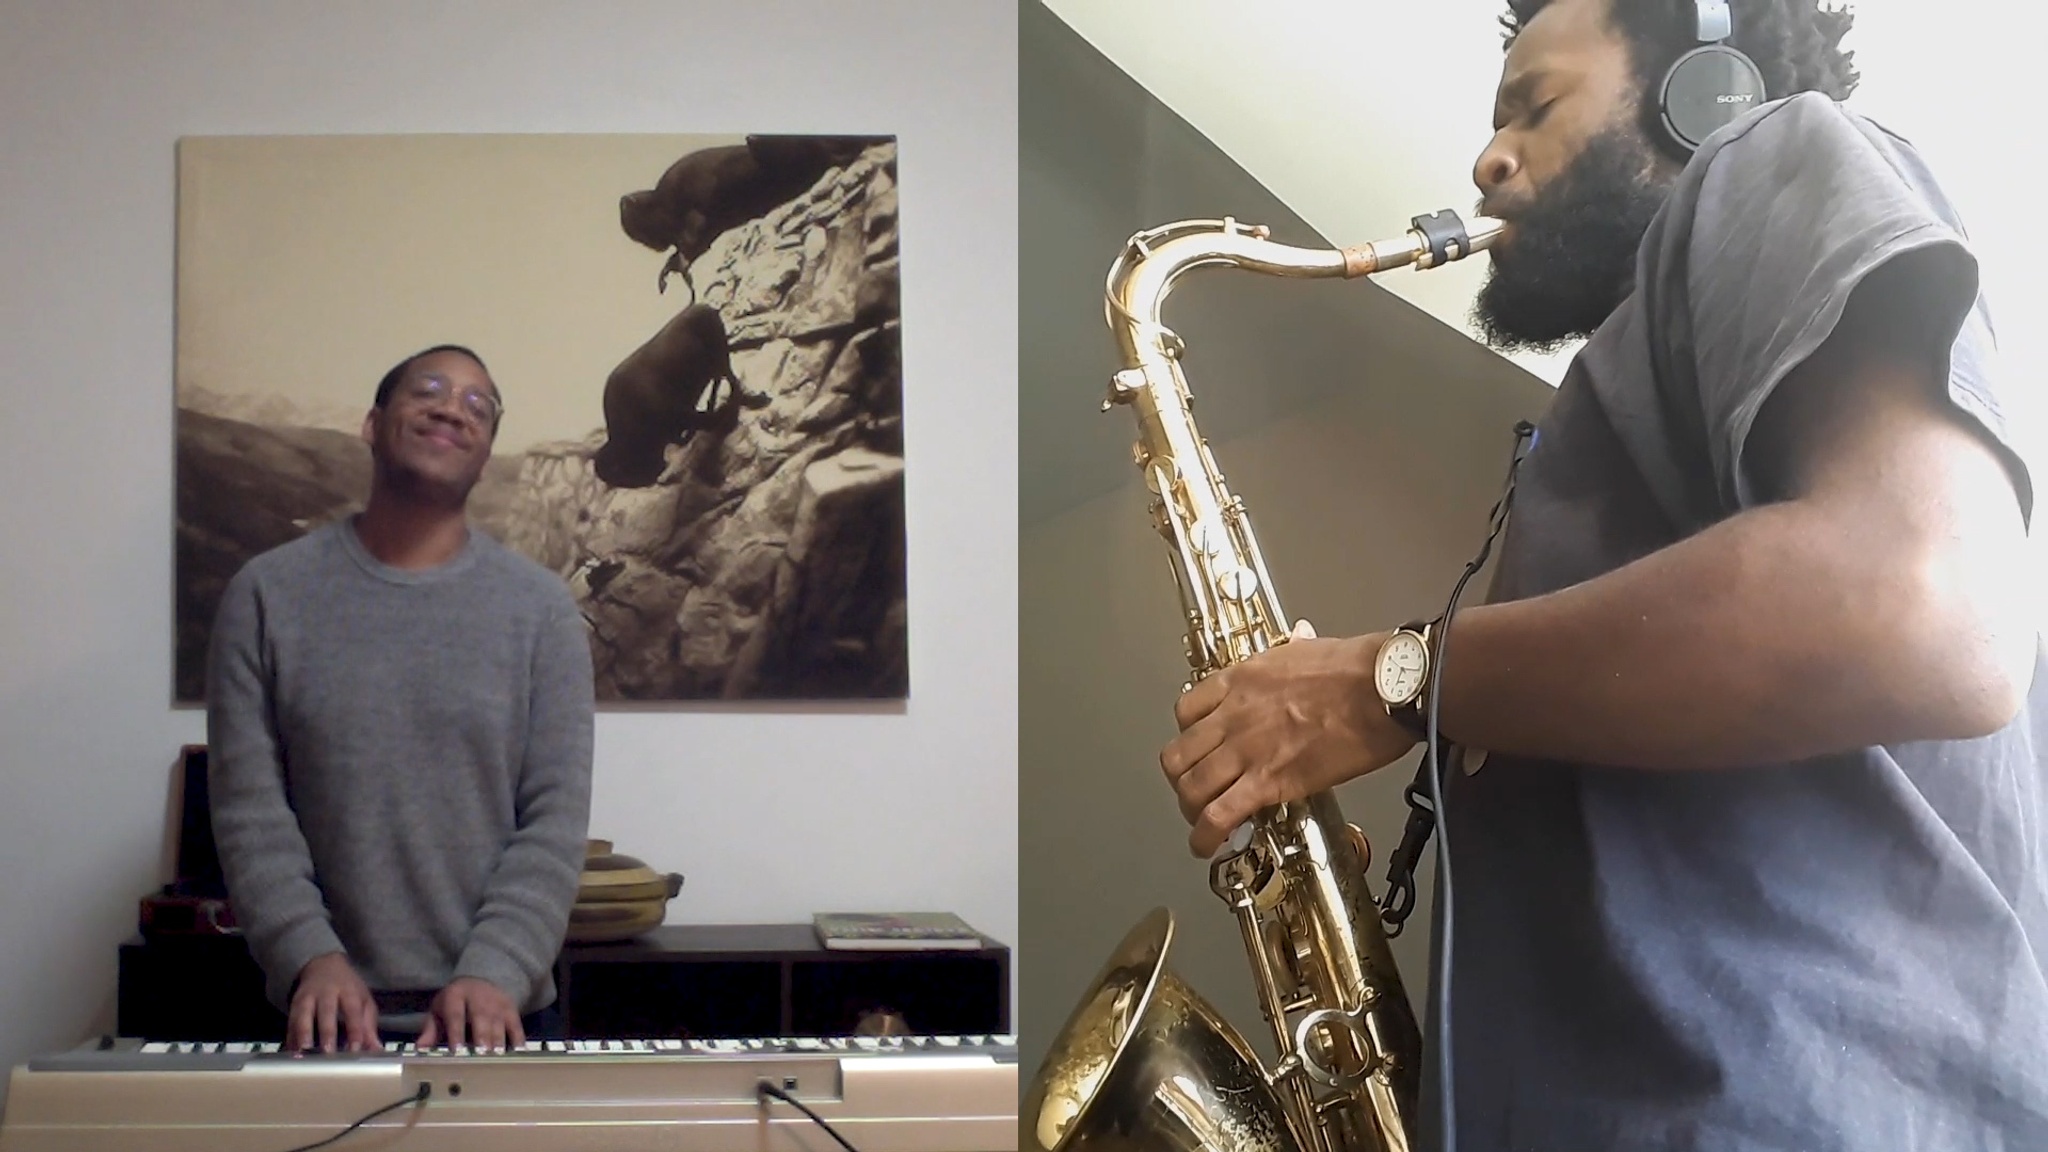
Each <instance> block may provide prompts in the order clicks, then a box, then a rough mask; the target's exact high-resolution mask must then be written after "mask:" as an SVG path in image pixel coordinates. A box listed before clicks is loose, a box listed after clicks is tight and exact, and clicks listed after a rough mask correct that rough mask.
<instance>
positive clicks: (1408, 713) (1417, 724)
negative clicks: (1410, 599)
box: [1380, 620, 1436, 740]
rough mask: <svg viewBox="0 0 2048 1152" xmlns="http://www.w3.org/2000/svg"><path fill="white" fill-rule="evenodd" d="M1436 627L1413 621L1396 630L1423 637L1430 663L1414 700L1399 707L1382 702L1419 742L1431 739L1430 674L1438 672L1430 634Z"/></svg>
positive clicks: (1396, 721)
mask: <svg viewBox="0 0 2048 1152" xmlns="http://www.w3.org/2000/svg"><path fill="white" fill-rule="evenodd" d="M1434 626H1435V623H1434V621H1423V620H1411V621H1409V622H1408V623H1406V624H1403V625H1401V626H1400V627H1399V628H1396V629H1395V631H1396V632H1412V633H1414V634H1415V635H1417V636H1419V637H1421V638H1422V647H1423V650H1424V651H1427V652H1428V653H1429V659H1430V663H1429V665H1427V666H1425V667H1424V668H1423V672H1422V686H1421V687H1420V688H1419V689H1417V690H1416V693H1415V698H1414V699H1412V700H1410V701H1408V702H1407V703H1406V704H1398V705H1397V704H1388V703H1387V702H1386V701H1384V700H1382V701H1381V702H1380V703H1381V704H1382V706H1384V707H1385V708H1386V710H1387V715H1388V716H1389V717H1391V718H1392V719H1393V721H1394V723H1396V724H1399V725H1400V726H1401V727H1403V728H1405V729H1407V730H1408V733H1409V734H1410V735H1412V736H1414V737H1415V738H1416V739H1417V740H1427V739H1429V711H1428V709H1429V684H1430V673H1432V672H1434V671H1435V670H1436V669H1435V663H1436V651H1435V649H1434V648H1432V647H1431V645H1430V632H1431V631H1432V630H1433V629H1434Z"/></svg>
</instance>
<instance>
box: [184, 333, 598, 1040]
mask: <svg viewBox="0 0 2048 1152" xmlns="http://www.w3.org/2000/svg"><path fill="white" fill-rule="evenodd" d="M502 414H503V404H502V402H501V401H500V399H499V395H498V391H497V386H496V385H495V384H494V383H493V382H492V380H491V378H490V375H489V372H488V370H487V369H486V368H485V367H484V365H483V362H482V361H481V360H480V359H478V358H477V356H476V355H475V353H473V352H470V351H469V350H468V349H464V348H459V347H455V346H438V347H436V348H432V349H428V350H427V351H425V352H421V353H417V354H415V355H414V356H411V357H408V358H407V359H406V360H405V361H403V362H402V363H400V364H399V365H398V366H397V367H395V368H393V369H392V370H391V372H390V373H389V374H388V375H386V377H385V378H384V380H383V382H382V383H381V384H380V385H379V386H378V389H377V395H376V401H375V404H374V406H373V407H372V409H371V410H370V412H369V414H368V415H367V416H366V417H365V418H364V421H363V431H362V435H363V439H364V440H365V441H366V442H367V443H368V444H369V445H370V451H371V457H372V460H373V462H374V471H373V479H372V483H371V490H370V494H369V499H368V502H367V505H366V506H365V508H364V509H363V511H362V512H361V513H360V514H359V515H356V516H354V517H350V518H345V519H343V520H340V521H336V522H333V523H330V524H327V525H324V526H322V527H319V528H316V529H314V530H313V531H311V532H309V533H307V534H306V535H305V536H304V537H301V538H300V539H298V540H295V541H293V542H291V543H289V544H285V545H282V546H280V547H278V548H275V549H272V550H270V551H268V552H266V553H264V554H262V555H260V556H257V557H255V558H254V559H252V560H251V561H249V563H248V564H247V565H245V566H244V567H243V568H242V570H241V571H240V572H238V573H237V574H236V576H235V578H234V579H233V580H232V581H231V582H230V583H229V585H228V587H227V589H226V591H225V593H224V594H223V596H222V599H221V604H220V609H219V613H218V615H217V616H216V618H215V623H214V629H213V636H212V648H211V654H210V659H209V666H208V690H207V699H208V712H207V732H208V743H209V767H210V773H211V775H210V786H211V793H212V798H213V821H214V832H215V836H216V839H217V840H218V841H219V844H220V855H221V863H222V865H223V868H224V871H225V873H226V879H227V885H228V891H229V896H230V898H231V900H232V901H233V905H234V910H235V915H236V918H237V920H238V922H240V923H241V924H242V925H243V928H244V931H245V933H246V934H247V937H248V940H249V944H250V948H251V951H252V952H253V954H254V955H255V958H256V961H257V963H258V964H259V965H260V966H261V967H262V969H263V972H264V976H265V992H266V995H267V996H268V997H269V999H270V1000H271V1002H272V1003H274V1004H276V1005H277V1006H278V1007H279V1008H280V1009H282V1010H283V1011H284V1012H285V1014H286V1017H287V1021H288V1026H287V1033H286V1038H285V1043H286V1045H287V1047H289V1048H292V1049H295V1050H303V1049H311V1048H316V1047H317V1048H319V1049H321V1050H325V1051H334V1050H336V1048H337V1047H340V1048H347V1049H351V1050H370V1049H375V1048H377V1047H378V1046H379V1045H380V1043H381V1034H380V1023H381V1025H382V1026H383V1030H384V1031H385V1032H395V1033H409V1032H411V1031H412V1030H413V1028H414V1027H417V1029H418V1037H417V1039H418V1043H419V1044H420V1045H421V1046H422V1047H427V1046H433V1045H436V1044H445V1045H448V1046H451V1047H454V1046H461V1045H464V1044H470V1045H475V1046H479V1047H488V1048H496V1047H499V1046H503V1045H518V1044H521V1043H524V1042H525V1039H526V1037H527V1034H528V1032H529V1031H531V1030H533V1029H534V1028H536V1027H541V1026H543V1018H542V1017H541V1016H540V1013H541V1011H542V1010H543V1009H547V1008H549V1007H551V1006H552V1005H553V1002H554V998H555V986H554V980H553V977H552V969H553V963H554V959H555V957H556V954H557V953H558V952H559V950H560V948H561V944H562V939H563V936H564V933H565V931H566V929H567V924H568V916H569V909H570V906H571V905H572V904H573V903H574V901H575V896H576V888H577V881H578V876H579V873H580V872H581V870H582V863H583V857H584V837H585V835H586V833H587V829H588V823H589V806H590V776H591V744H592V685H591V661H590V649H589V641H588V639H587V635H586V632H585V630H584V626H583V620H582V615H581V613H580V612H579V611H578V610H577V607H576V604H575V601H574V600H573V599H572V598H571V597H570V595H569V592H568V589H567V587H566V586H565V585H564V584H563V583H562V581H561V580H560V579H559V578H558V577H556V576H555V575H554V574H553V573H551V572H549V571H547V570H546V569H544V568H542V567H540V566H539V565H538V564H535V563H534V562H532V561H530V560H528V559H526V558H525V557H522V556H520V555H518V554H516V553H514V552H512V551H510V550H509V549H507V548H505V547H504V546H503V545H501V544H499V543H498V542H497V541H495V540H493V539H491V538H490V537H489V536H487V535H486V534H484V533H483V532H481V531H478V530H475V529H473V528H472V527H471V526H470V525H469V523H468V519H467V515H466V511H465V509H466V507H467V502H468V498H469V492H470V490H471V488H473V487H474V486H475V484H476V482H477V480H478V478H479V477H480V476H481V475H482V472H483V468H484V465H485V464H486V463H487V462H488V461H489V459H490V454H491V445H492V443H493V442H494V441H495V439H496V436H497V429H498V422H499V419H500V418H501V416H502ZM380 1002H381V1008H382V1011H383V1016H382V1019H381V1020H380Z"/></svg>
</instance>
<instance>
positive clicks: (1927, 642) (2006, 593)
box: [1890, 584, 2039, 740]
mask: <svg viewBox="0 0 2048 1152" xmlns="http://www.w3.org/2000/svg"><path fill="white" fill-rule="evenodd" d="M2016 592H2017V590H2016V589H2015V590H2000V591H1998V592H1995V593H1994V592H1991V591H1989V590H1986V589H1984V588H1982V587H1981V585H1980V587H1978V588H1977V589H1974V590H1972V592H1970V593H1963V594H1959V590H1958V589H1956V588H1955V587H1954V586H1953V585H1952V584H1951V585H1949V586H1948V587H1946V588H1940V589H1935V590H1932V591H1928V592H1925V593H1924V594H1923V595H1921V596H1920V597H1918V598H1917V603H1916V604H1915V608H1916V609H1917V611H1914V612H1913V613H1912V614H1911V616H1909V617H1908V619H1909V620H1910V621H1912V623H1911V624H1910V625H1909V626H1908V627H1904V628H1900V629H1899V630H1898V632H1897V633H1896V635H1897V636H1898V637H1899V640H1900V642H1901V646H1902V648H1903V649H1904V650H1903V651H1899V652H1896V653H1895V654H1894V655H1893V658H1892V660H1891V661H1890V662H1891V665H1892V667H1894V668H1897V669H1899V670H1901V671H1902V672H1903V673H1904V675H1902V676H1900V677H1899V678H1898V680H1897V682H1896V683H1895V684H1894V686H1893V700H1894V706H1899V705H1903V707H1901V708H1900V711H1899V713H1898V714H1899V715H1901V716H1916V717H1917V718H1918V723H1917V724H1915V727H1916V728H1918V729H1920V731H1919V732H1917V733H1915V734H1914V736H1913V738H1915V739H1936V740H1977V739H1982V738H1984V737H1987V736H1991V735H1993V734H1995V733H1997V732H2000V731H2002V730H2004V729H2005V728H2007V727H2008V726H2010V725H2011V724H2012V723H2013V722H2014V721H2015V720H2016V719H2018V717H2019V715H2020V712H2021V710H2022V709H2023V708H2024V707H2025V706H2026V702H2027V697H2028V695H2029V693H2030V692H2031V691H2032V689H2033V682H2034V674H2035V667H2036V663H2037V661H2036V656H2037V653H2038V651H2039V632H2038V630H2037V627H2036V623H2035V621H2034V619H2033V617H2032V613H2031V612H2030V611H2029V610H2028V609H2027V602H2028V601H2029V600H2030V599H2031V597H2028V596H2025V595H2024V594H2015V593H2016ZM1908 701H1910V703H1908Z"/></svg>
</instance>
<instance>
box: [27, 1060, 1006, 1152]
mask: <svg viewBox="0 0 2048 1152" xmlns="http://www.w3.org/2000/svg"><path fill="white" fill-rule="evenodd" d="M764 1082H765V1083H766V1084H767V1085H768V1086H769V1087H771V1088H772V1089H774V1090H775V1091H776V1092H779V1093H781V1094H782V1096H779V1097H778V1096H776V1095H773V1094H764V1093H763V1092H762V1090H761V1085H762V1084H763V1083H764ZM792 1099H793V1100H794V1101H796V1102H797V1104H801V1105H802V1106H803V1108H807V1109H809V1110H810V1112H812V1113H815V1114H816V1116H817V1117H818V1118H819V1119H822V1120H823V1121H824V1122H825V1123H826V1124H829V1125H830V1126H831V1128H832V1129H833V1131H836V1132H837V1133H838V1134H839V1135H840V1136H842V1137H844V1139H845V1141H846V1143H847V1144H850V1145H851V1146H852V1147H853V1148H855V1149H858V1150H859V1152H1015V1149H1016V1148H1017V1046H1016V1038H1015V1037H1013V1036H891V1037H872V1036H833V1037H817V1038H806V1037H795V1038H750V1039H740V1040H565V1041H529V1042H527V1043H525V1044H523V1045H520V1046H518V1047H516V1048H511V1049H506V1050H499V1051H486V1050H483V1049H475V1048H464V1049H457V1050H450V1049H447V1048H436V1049H420V1048H417V1047H415V1046H414V1045H412V1044H404V1043H393V1044H386V1045H385V1046H384V1048H383V1050H382V1051H374V1052H347V1053H344V1052H337V1053H331V1054H330V1053H294V1052H286V1051H283V1050H281V1049H280V1047H279V1046H278V1045H276V1044H256V1043H240V1044H237V1043H225V1044H218V1043H161V1042H143V1041H138V1040H102V1041H100V1042H98V1043H95V1044H88V1045H85V1046H82V1047H79V1048H76V1049H72V1050H70V1051H67V1052H59V1053H54V1054H51V1055H48V1056H42V1057H37V1058H35V1059H32V1060H30V1061H29V1062H28V1063H27V1064H25V1065H22V1066H19V1067H17V1068H15V1069H14V1072H13V1076H12V1078H11V1080H10V1082H9V1088H8V1098H7V1104H6V1110H5V1113H4V1114H0V1152H115V1150H120V1152H158V1150H160V1152H294V1150H296V1149H301V1148H304V1147H306V1146H308V1145H312V1144H321V1143H322V1142H323V1141H329V1140H330V1139H331V1140H332V1142H331V1143H325V1144H322V1152H327V1150H328V1149H332V1150H333V1152H350V1150H351V1149H356V1148H361V1149H364V1150H366V1152H367V1150H378V1152H471V1150H482V1149H490V1152H526V1150H532V1152H639V1150H642V1149H647V1150H650V1152H651V1150H653V1149H661V1150H663V1152H672V1150H675V1149H685V1148H687V1149H702V1150H703V1152H725V1150H731V1152H741V1150H745V1152H779V1150H784V1149H787V1150H789V1152H799V1150H805V1152H809V1150H821V1149H836V1148H838V1147H839V1143H838V1142H837V1141H835V1140H834V1139H833V1138H832V1135H831V1134H830V1133H828V1132H826V1131H825V1129H824V1128H823V1127H821V1126H820V1125H819V1123H818V1122H817V1120H814V1119H813V1118H812V1117H811V1116H809V1115H806V1114H805V1112H804V1111H803V1110H802V1109H799V1108H798V1107H797V1106H796V1105H795V1104H792V1103H790V1102H789V1101H790V1100H792ZM380 1110H383V1111H380ZM373 1114H374V1115H373ZM366 1117H368V1119H365V1118H366ZM359 1123H360V1126H359V1127H356V1128H354V1129H353V1130H352V1131H348V1130H349V1129H350V1126H351V1125H357V1124H359ZM344 1132H346V1134H344Z"/></svg>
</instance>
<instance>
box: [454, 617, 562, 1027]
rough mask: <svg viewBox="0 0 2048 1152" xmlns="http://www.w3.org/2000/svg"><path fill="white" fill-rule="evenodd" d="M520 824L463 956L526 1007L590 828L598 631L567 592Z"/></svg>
mask: <svg viewBox="0 0 2048 1152" xmlns="http://www.w3.org/2000/svg"><path fill="white" fill-rule="evenodd" d="M528 691H529V699H528V701H527V732H526V738H525V741H524V752H523V757H524V758H523V761H522V763H521V764H520V767H519V782H518V790H517V795H516V797H515V803H516V805H517V812H516V827H515V830H514V832H513V834H512V839H511V842H510V843H509V844H508V845H507V846H506V848H505V851H504V854H503V855H502V856H501V857H500V859H499V862H498V866H497V868H496V869H495V871H493V873H492V875H491V879H490V883H489V886H488V887H487V888H486V889H485V892H484V898H483V901H482V904H481V906H480V907H479V909H478V911H477V916H476V922H475V924H474V926H473V927H472V928H471V930H470V935H469V942H468V944H467V945H466V946H465V947H464V948H463V950H462V955H461V957H460V958H459V959H458V960H457V962H456V965H455V975H456V976H457V977H462V976H473V977H478V978H481V979H484V980H487V981H489V982H490V983H492V984H494V985H496V986H497V987H499V988H500V989H502V990H503V991H504V992H505V993H506V995H508V996H510V997H511V998H512V999H513V1001H514V1002H516V1003H518V1004H519V1005H520V1010H521V1011H522V1012H532V1011H537V1010H538V1009H540V1008H542V1007H545V1005H544V1004H542V1003H538V1002H537V1001H538V1000H539V999H540V998H541V993H542V990H543V989H544V988H545V987H546V982H545V981H544V979H543V978H544V977H545V976H546V975H547V974H548V972H549V970H550V968H551V967H552V966H553V964H554V961H555V957H556V955H557V954H558V953H559V952H560V951H561V947H562V940H563V938H564V936H565V935H566V933H567V931H568V924H569V909H570V907H571V906H572V905H573V904H574V903H575V900H576V888H577V885H578V883H579V881H580V879H581V875H582V871H583V860H584V843H585V837H586V836H587V835H588V834H589V828H590V782H591V753H592V742H593V733H592V730H593V726H594V721H593V717H592V713H593V711H594V702H593V694H594V688H593V684H592V671H591V660H590V640H589V637H588V635H587V633H586V631H585V628H584V624H583V617H582V614H581V613H580V612H578V611H577V610H576V606H575V603H574V602H573V601H571V600H569V599H568V597H567V596H566V594H565V595H564V596H563V597H562V599H561V602H560V604H559V605H558V606H557V608H556V609H555V611H554V612H553V614H552V616H551V618H550V621H549V623H548V624H547V626H546V627H545V628H544V629H543V630H542V632H541V634H540V636H539V639H538V643H537V644H536V646H535V650H534V653H533V665H532V675H531V677H530V680H529V689H528Z"/></svg>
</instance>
